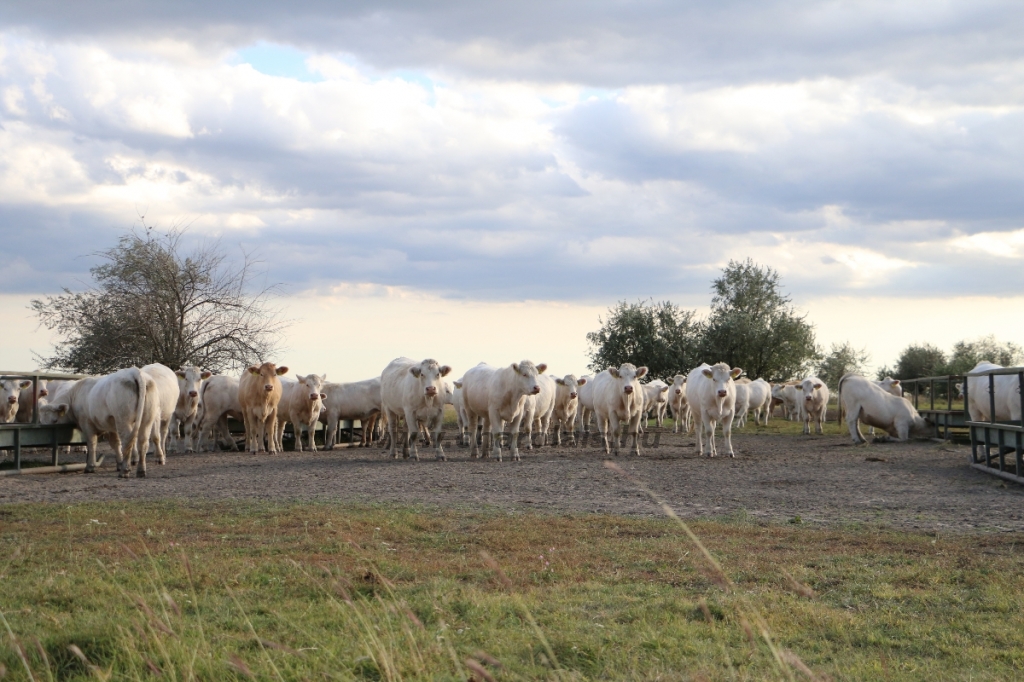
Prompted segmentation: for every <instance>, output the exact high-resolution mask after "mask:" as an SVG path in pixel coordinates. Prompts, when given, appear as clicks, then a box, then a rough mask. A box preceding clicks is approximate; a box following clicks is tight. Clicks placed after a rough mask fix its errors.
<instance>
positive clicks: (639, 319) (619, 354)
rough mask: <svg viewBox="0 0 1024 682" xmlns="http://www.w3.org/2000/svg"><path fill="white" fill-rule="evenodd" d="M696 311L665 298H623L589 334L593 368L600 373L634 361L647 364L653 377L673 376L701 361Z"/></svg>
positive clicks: (651, 377)
mask: <svg viewBox="0 0 1024 682" xmlns="http://www.w3.org/2000/svg"><path fill="white" fill-rule="evenodd" d="M694 317H695V314H694V312H693V311H690V310H683V309H682V308H680V307H679V306H677V305H675V304H673V303H670V302H668V301H663V302H661V303H653V302H649V301H638V302H637V303H626V302H625V301H621V302H620V303H619V304H618V305H616V306H615V307H614V308H609V309H608V316H607V317H606V318H605V320H604V321H603V322H602V323H601V328H600V329H598V330H597V331H594V332H590V333H589V334H587V341H588V343H589V344H590V347H591V349H590V369H591V370H593V371H595V372H600V371H602V370H604V369H607V368H608V367H618V366H619V365H621V364H622V363H624V362H631V363H633V364H634V365H637V366H638V367H639V366H641V365H646V366H647V368H648V370H649V374H648V377H649V378H650V379H659V378H660V379H670V377H672V376H674V375H676V374H685V373H687V372H689V371H690V370H691V369H693V368H694V367H696V366H697V365H699V364H700V362H699V361H698V360H697V355H696V350H697V348H698V334H699V325H698V324H697V323H696V322H695V321H694Z"/></svg>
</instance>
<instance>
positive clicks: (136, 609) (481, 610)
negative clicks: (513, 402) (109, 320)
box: [0, 474, 1024, 682]
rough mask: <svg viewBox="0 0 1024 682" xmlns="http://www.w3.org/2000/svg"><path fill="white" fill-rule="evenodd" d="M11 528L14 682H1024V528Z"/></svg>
mask: <svg viewBox="0 0 1024 682" xmlns="http://www.w3.org/2000/svg"><path fill="white" fill-rule="evenodd" d="M609 475H611V474H609ZM0 528H2V529H3V532H2V533H0V586H2V591H0V612H2V615H3V622H2V623H0V664H2V665H3V666H4V669H5V671H6V679H12V680H25V679H34V680H67V679H81V680H86V679H96V680H99V679H109V680H136V679H139V680H141V679H145V680H150V679H181V680H189V679H195V680H243V679H259V680H264V679H265V680H428V679H429V680H459V681H461V682H465V680H489V679H494V680H535V679H551V680H561V679H567V680H584V679H588V680H590V679H592V680H599V679H615V680H719V679H720V680H762V679H782V680H787V679H829V678H831V679H844V680H845V679H852V680H884V679H901V680H902V679H911V680H935V679H972V680H1006V679H1014V678H1017V679H1019V678H1020V677H1021V676H1022V675H1024V585H1022V582H1021V580H1020V576H1021V575H1022V573H1024V565H1022V553H1021V546H1022V545H1024V542H1022V541H1024V538H1022V537H1021V536H1020V535H1018V534H1002V535H934V534H928V535H925V534H913V533H901V532H893V531H890V530H884V529H879V528H872V527H845V528H831V529H821V528H808V527H805V526H802V525H791V524H782V525H769V524H764V523H760V522H753V521H751V520H750V519H749V518H747V517H745V516H743V515H740V516H738V517H734V518H730V519H718V520H702V521H698V522H695V523H693V524H691V528H692V531H693V533H694V538H690V537H688V536H687V529H686V528H685V527H683V526H682V525H681V524H680V523H677V522H674V521H672V520H671V519H654V520H650V519H648V520H644V519H634V518H621V517H613V516H596V515H593V516H572V515H540V514H520V513H511V512H507V511H506V512H499V511H495V510H490V509H486V508H485V509H476V510H466V509H458V510H438V509H430V508H397V509H396V508H387V507H385V506H351V505H328V504H309V503H303V504H298V503H288V504H285V503H265V502H238V503H200V502H197V503H183V502H165V503H128V502H111V503H104V504H101V503H90V504H82V505H74V506H56V505H14V506H6V507H3V508H0ZM695 539H697V540H698V541H699V542H702V543H703V544H702V545H699V544H697V542H695ZM702 547H706V550H707V552H708V554H707V555H705V554H704V553H703V550H702ZM716 562H717V563H716ZM718 566H720V568H719V567H718Z"/></svg>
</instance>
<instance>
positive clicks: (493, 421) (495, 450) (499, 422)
mask: <svg viewBox="0 0 1024 682" xmlns="http://www.w3.org/2000/svg"><path fill="white" fill-rule="evenodd" d="M487 421H488V423H489V424H490V427H491V428H490V433H491V443H490V445H491V455H492V456H493V457H494V458H495V459H497V460H498V461H499V462H500V461H501V435H502V433H503V432H504V430H505V420H504V419H502V418H501V415H499V414H498V413H497V412H496V411H495V410H488V416H487Z"/></svg>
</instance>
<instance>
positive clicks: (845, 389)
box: [839, 374, 933, 444]
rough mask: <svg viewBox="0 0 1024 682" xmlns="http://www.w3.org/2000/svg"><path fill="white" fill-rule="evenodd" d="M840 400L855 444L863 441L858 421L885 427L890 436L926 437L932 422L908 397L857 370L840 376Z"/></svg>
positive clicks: (900, 438) (931, 430) (901, 438)
mask: <svg viewBox="0 0 1024 682" xmlns="http://www.w3.org/2000/svg"><path fill="white" fill-rule="evenodd" d="M839 404H840V406H841V408H840V409H841V411H842V412H845V413H846V427H847V429H849V431H850V438H852V439H853V442H854V443H856V444H860V443H864V442H865V440H864V435H863V434H861V432H860V425H859V424H858V422H864V423H865V424H867V425H869V426H873V427H878V428H880V429H882V430H884V431H885V432H886V433H888V434H889V435H890V436H892V437H893V438H897V439H899V440H907V439H908V438H911V437H915V438H929V437H931V436H932V434H933V426H932V424H931V423H930V422H928V420H926V419H924V418H923V417H922V416H921V415H920V414H918V412H917V410H915V409H914V406H913V405H912V404H911V403H910V401H909V400H906V399H904V398H902V397H897V396H895V395H893V394H892V393H888V392H886V391H885V390H884V389H883V388H882V387H881V386H879V385H878V383H877V382H874V381H871V380H869V379H865V378H864V377H862V376H860V375H858V374H847V375H846V376H844V377H843V378H842V379H840V380H839Z"/></svg>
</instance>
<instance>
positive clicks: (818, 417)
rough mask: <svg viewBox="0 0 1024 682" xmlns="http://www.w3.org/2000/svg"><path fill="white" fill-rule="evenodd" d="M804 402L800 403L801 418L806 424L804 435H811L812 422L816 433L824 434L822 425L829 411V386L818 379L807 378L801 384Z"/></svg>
mask: <svg viewBox="0 0 1024 682" xmlns="http://www.w3.org/2000/svg"><path fill="white" fill-rule="evenodd" d="M800 392H801V393H802V397H803V400H802V401H801V402H800V417H801V419H802V421H803V423H804V434H805V435H809V434H810V433H811V422H812V421H813V422H814V432H815V433H817V434H821V433H823V431H822V428H821V426H822V424H823V423H824V422H825V414H826V412H827V411H828V386H826V385H825V382H823V381H822V380H821V379H819V378H818V377H807V378H806V379H804V380H803V381H801V382H800Z"/></svg>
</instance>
